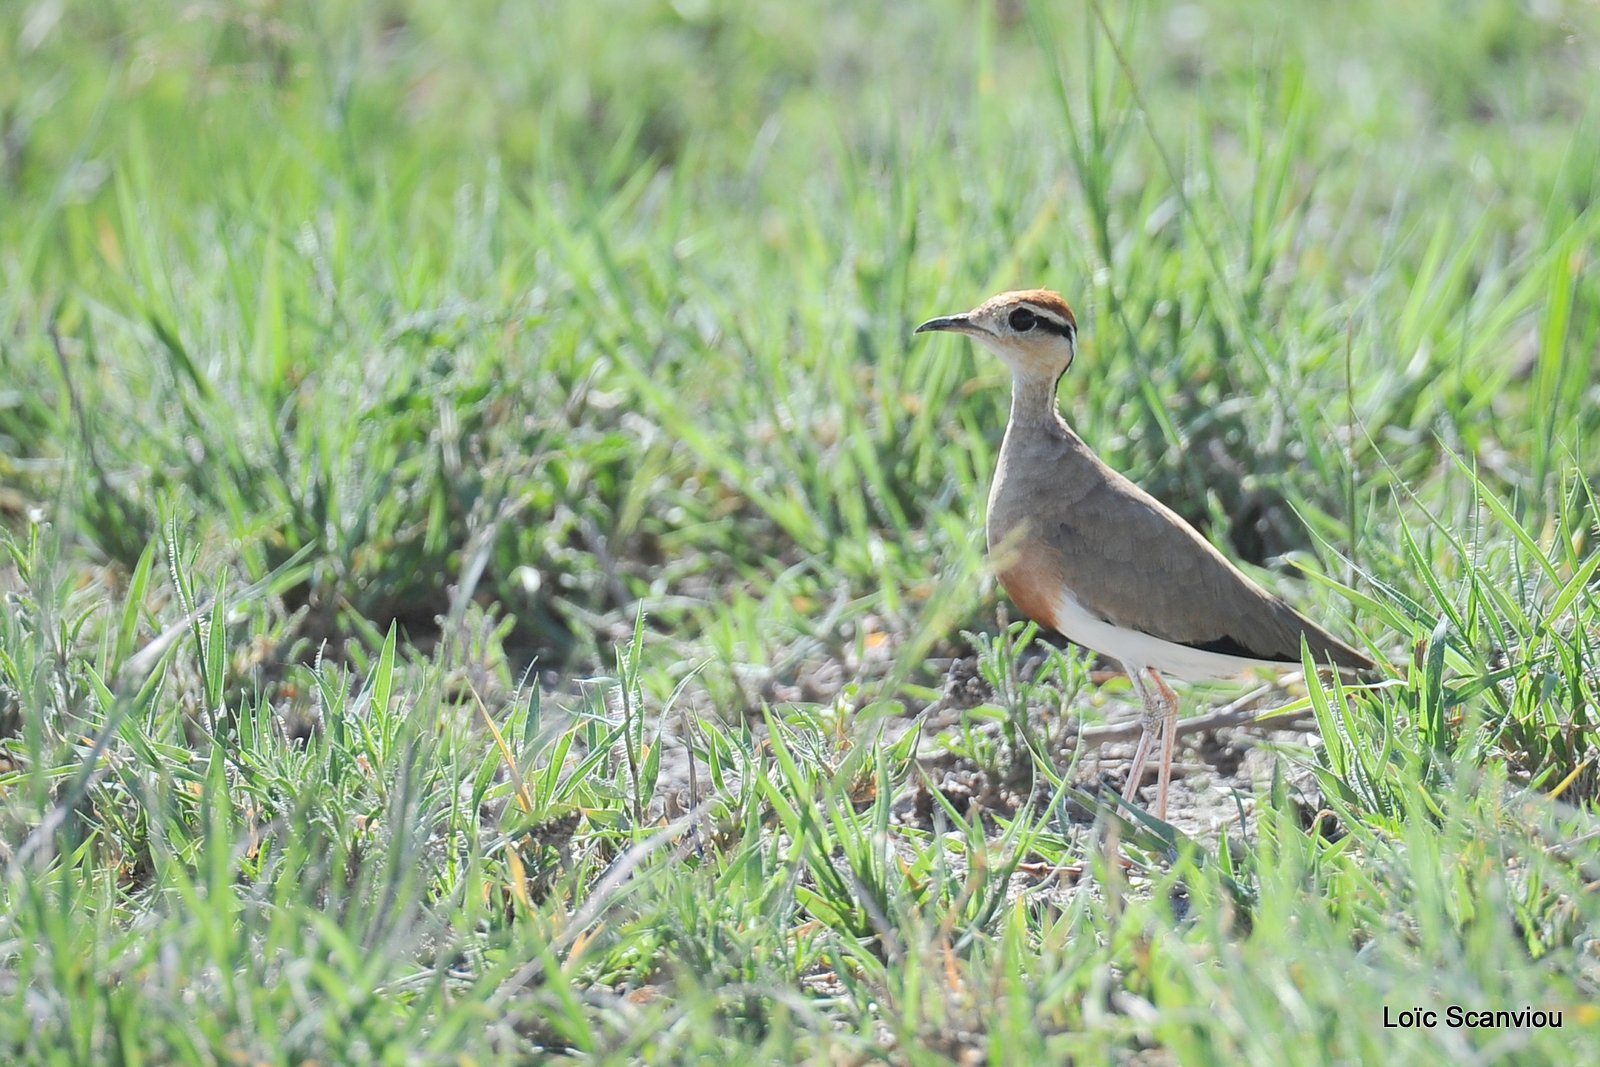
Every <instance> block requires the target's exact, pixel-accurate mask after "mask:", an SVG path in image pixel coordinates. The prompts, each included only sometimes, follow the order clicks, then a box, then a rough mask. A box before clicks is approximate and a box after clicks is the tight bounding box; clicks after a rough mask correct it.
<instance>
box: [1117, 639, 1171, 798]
mask: <svg viewBox="0 0 1600 1067" xmlns="http://www.w3.org/2000/svg"><path fill="white" fill-rule="evenodd" d="M1145 673H1146V672H1145V669H1144V668H1143V667H1138V668H1133V669H1130V670H1129V671H1128V681H1130V682H1132V683H1133V691H1134V692H1135V693H1137V694H1139V702H1140V703H1141V704H1143V705H1144V711H1143V713H1141V715H1140V716H1139V722H1140V725H1141V726H1143V727H1144V729H1143V730H1142V731H1141V732H1140V734H1139V747H1137V748H1135V749H1134V750H1133V764H1132V766H1130V767H1129V768H1128V782H1127V784H1126V785H1124V786H1123V787H1122V799H1123V800H1127V801H1132V800H1133V798H1134V795H1135V794H1137V793H1138V792H1139V779H1140V778H1142V777H1143V776H1144V764H1145V760H1147V759H1149V758H1150V749H1151V748H1152V747H1154V745H1155V740H1156V733H1157V731H1159V730H1160V729H1161V724H1162V722H1163V721H1164V720H1165V718H1166V708H1164V707H1163V706H1162V704H1161V697H1160V695H1159V694H1157V693H1156V692H1155V691H1153V690H1152V689H1151V688H1150V687H1149V686H1148V685H1146V684H1145ZM1149 673H1150V677H1152V678H1156V679H1157V681H1158V683H1159V684H1160V685H1161V687H1162V688H1166V683H1165V682H1160V679H1159V678H1158V676H1157V675H1156V674H1155V672H1154V671H1151V672H1149ZM1168 692H1171V690H1168Z"/></svg>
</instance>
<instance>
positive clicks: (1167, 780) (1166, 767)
mask: <svg viewBox="0 0 1600 1067" xmlns="http://www.w3.org/2000/svg"><path fill="white" fill-rule="evenodd" d="M1150 678H1151V680H1153V681H1154V682H1155V683H1156V688H1157V689H1159V690H1160V691H1161V701H1162V703H1164V704H1165V705H1166V716H1165V718H1166V722H1165V724H1164V725H1165V732H1164V733H1163V734H1162V735H1161V772H1160V775H1159V776H1158V777H1157V779H1156V818H1158V819H1161V820H1162V821H1165V820H1166V818H1167V787H1168V786H1169V785H1170V784H1171V783H1172V753H1173V751H1174V750H1175V749H1176V748H1177V747H1178V694H1176V693H1174V692H1173V691H1172V687H1171V686H1169V685H1168V684H1167V683H1166V681H1165V680H1163V679H1162V677H1161V675H1159V674H1157V673H1156V672H1155V671H1151V672H1150Z"/></svg>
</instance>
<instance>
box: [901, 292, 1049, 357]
mask: <svg viewBox="0 0 1600 1067" xmlns="http://www.w3.org/2000/svg"><path fill="white" fill-rule="evenodd" d="M930 330H946V331H948V332H950V333H964V334H966V335H967V336H968V337H971V338H972V339H974V340H975V341H977V342H978V343H979V344H981V345H982V346H983V347H985V348H987V349H988V350H989V351H991V352H993V353H994V354H995V355H997V356H999V357H1000V358H1001V360H1003V361H1004V362H1005V364H1006V366H1008V367H1010V368H1011V371H1012V373H1013V374H1028V375H1044V376H1048V377H1050V378H1052V379H1053V378H1058V377H1060V376H1061V375H1062V374H1063V373H1064V372H1065V371H1066V369H1067V368H1068V367H1069V366H1071V365H1072V357H1073V356H1074V355H1076V354H1077V351H1078V321H1077V319H1076V318H1074V317H1073V314H1072V309H1071V308H1070V307H1068V306H1067V302H1066V301H1065V300H1063V299H1061V297H1060V296H1059V295H1058V294H1056V293H1052V292H1050V291H1049V290H1048V289H1023V290H1019V291H1017V292H1012V293H1001V294H1000V295H999V296H996V297H991V298H990V299H988V300H985V301H984V302H983V303H981V304H979V305H978V306H977V307H975V308H973V309H972V310H971V311H968V312H965V313H963V314H960V315H948V316H945V317H944V318H938V319H929V320H928V321H927V322H925V323H923V324H922V325H921V326H918V327H917V329H916V332H917V333H924V332H926V331H930Z"/></svg>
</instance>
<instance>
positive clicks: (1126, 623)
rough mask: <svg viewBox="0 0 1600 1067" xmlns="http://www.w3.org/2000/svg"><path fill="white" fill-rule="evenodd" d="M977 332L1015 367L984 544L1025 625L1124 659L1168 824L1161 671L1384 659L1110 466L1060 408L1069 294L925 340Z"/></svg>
mask: <svg viewBox="0 0 1600 1067" xmlns="http://www.w3.org/2000/svg"><path fill="white" fill-rule="evenodd" d="M938 331H942V332H946V333H957V334H965V335H966V336H967V337H970V338H972V339H973V340H974V341H976V342H977V343H978V344H980V345H982V346H983V347H984V348H986V349H988V350H989V351H990V352H991V353H993V354H994V355H996V356H998V357H999V358H1000V361H1001V362H1002V363H1004V364H1005V365H1006V367H1007V369H1008V370H1010V372H1011V413H1010V417H1009V419H1008V420H1007V423H1006V431H1005V438H1004V441H1003V442H1002V443H1001V446H1000V456H999V460H998V462H997V463H996V466H995V473H994V480H993V482H992V483H991V485H990V489H989V505H988V521H987V541H988V549H989V558H990V565H991V567H992V568H993V569H994V570H995V572H996V573H997V575H998V577H999V579H1000V584H1001V586H1002V587H1003V588H1004V589H1005V591H1006V593H1007V595H1009V596H1010V597H1011V599H1012V600H1013V601H1015V603H1016V605H1017V607H1018V608H1020V609H1021V610H1022V612H1023V614H1025V615H1026V616H1027V617H1028V618H1030V619H1032V620H1033V621H1034V622H1036V623H1038V624H1039V625H1041V626H1044V627H1047V628H1048V629H1050V630H1053V631H1055V632H1056V633H1058V634H1060V635H1061V636H1063V637H1065V638H1066V639H1067V640H1069V641H1071V642H1072V643H1074V644H1077V645H1082V646H1083V647H1085V648H1088V649H1090V650H1092V651H1094V652H1097V653H1100V654H1101V655H1102V656H1105V657H1107V658H1109V659H1112V660H1115V661H1117V662H1118V663H1120V664H1121V666H1122V669H1123V671H1124V672H1125V673H1126V674H1127V676H1128V679H1129V681H1130V682H1131V683H1132V685H1133V689H1134V692H1135V694H1136V695H1137V696H1138V697H1139V700H1140V703H1141V704H1142V705H1143V714H1142V716H1141V726H1142V729H1141V730H1140V736H1139V743H1138V746H1137V747H1136V748H1135V749H1134V756H1133V763H1132V765H1131V766H1130V768H1129V772H1128V780H1127V783H1126V785H1125V786H1124V789H1123V799H1124V800H1125V801H1128V802H1130V803H1131V802H1133V800H1134V798H1135V796H1136V794H1137V792H1138V789H1139V787H1140V785H1141V783H1142V775H1143V773H1144V768H1145V763H1146V761H1147V760H1148V759H1149V757H1150V753H1151V750H1152V748H1153V747H1154V745H1155V743H1156V740H1157V738H1158V736H1159V737H1160V738H1161V760H1160V764H1159V767H1160V770H1159V773H1158V776H1157V786H1156V811H1155V814H1156V817H1157V818H1158V819H1161V820H1162V821H1165V820H1166V817H1167V793H1168V788H1169V784H1170V782H1171V778H1172V756H1173V750H1174V745H1175V743H1176V740H1177V723H1178V697H1177V694H1176V693H1174V692H1173V690H1172V687H1171V686H1169V685H1168V684H1167V682H1166V680H1165V677H1164V676H1171V677H1174V678H1178V679H1180V680H1184V681H1201V680H1207V679H1226V678H1232V677H1235V676H1237V675H1239V674H1242V673H1244V672H1245V671H1247V670H1251V669H1255V668H1262V667H1265V668H1279V669H1282V668H1286V667H1298V666H1300V665H1301V662H1302V661H1301V652H1300V650H1301V642H1302V641H1304V642H1305V645H1306V647H1307V648H1308V649H1309V650H1310V652H1311V656H1312V659H1313V660H1315V661H1316V662H1317V663H1318V664H1321V665H1324V666H1331V667H1333V668H1335V669H1337V670H1340V671H1344V672H1355V671H1367V670H1371V669H1373V668H1374V667H1375V666H1376V664H1375V663H1374V662H1373V660H1372V659H1371V658H1370V657H1369V656H1367V655H1366V654H1365V653H1362V652H1359V651H1357V650H1356V649H1354V648H1352V647H1351V646H1350V645H1348V644H1346V643H1345V642H1343V641H1341V640H1340V639H1339V638H1337V637H1335V636H1334V635H1333V634H1331V633H1329V632H1328V631H1327V630H1325V629H1323V628H1322V627H1321V626H1318V625H1317V624H1316V623H1314V622H1312V621H1311V620H1310V619H1308V618H1306V617H1305V616H1304V615H1302V614H1300V613H1299V612H1298V611H1296V610H1295V609H1294V608H1292V607H1290V606H1289V605H1288V604H1287V603H1285V602H1284V601H1283V600H1282V599H1280V598H1279V597H1277V596H1275V595H1273V594H1272V593H1270V592H1268V591H1267V590H1266V589H1263V588H1262V587H1261V586H1260V585H1259V584H1258V583H1257V582H1255V581H1254V580H1253V579H1251V578H1250V577H1249V576H1248V575H1246V574H1245V573H1244V572H1243V571H1241V570H1239V568H1238V567H1236V566H1234V565H1233V564H1232V563H1230V562H1229V561H1228V559H1227V558H1226V557H1225V556H1223V554H1222V553H1221V552H1219V551H1218V550H1217V549H1216V547H1215V546H1213V545H1212V544H1211V543H1210V542H1209V541H1207V540H1206V538H1205V537H1204V536H1202V535H1201V534H1200V532H1199V531H1197V530H1196V529H1195V528H1194V527H1193V526H1191V525H1190V524H1189V523H1188V521H1187V520H1185V519H1184V518H1183V517H1182V516H1180V515H1179V514H1178V513H1177V512H1175V511H1173V510H1172V509H1171V508H1169V507H1167V506H1166V505H1165V504H1163V503H1161V501H1159V500H1157V499H1156V498H1155V497H1153V496H1151V495H1150V494H1149V493H1148V492H1146V491H1145V490H1143V489H1141V488H1140V487H1139V486H1138V485H1136V484H1135V483H1134V482H1133V481H1131V480H1130V479H1128V478H1127V477H1126V476H1124V475H1122V474H1121V473H1119V472H1117V471H1116V470H1114V469H1112V468H1111V467H1109V466H1108V465H1106V463H1105V462H1104V461H1102V460H1101V459H1100V457H1099V456H1097V455H1095V453H1094V451H1093V450H1092V449H1090V447H1089V446H1088V445H1087V444H1085V443H1084V441H1083V439H1082V438H1080V437H1079V436H1078V435H1077V434H1076V433H1074V432H1073V430H1072V427H1071V426H1070V425H1068V423H1067V421H1066V419H1064V418H1063V417H1062V415H1061V412H1060V410H1059V409H1058V407H1057V399H1056V389H1057V386H1058V384H1059V383H1060V381H1061V378H1062V376H1063V375H1065V374H1066V372H1067V368H1069V367H1070V366H1072V363H1073V360H1074V358H1075V357H1076V356H1077V352H1078V322H1077V318H1076V317H1075V316H1074V315H1073V313H1072V309H1071V308H1070V307H1069V306H1067V302H1066V301H1065V300H1063V299H1062V298H1061V296H1060V295H1059V294H1058V293H1054V292H1051V291H1050V290H1047V289H1025V290H1017V291H1012V292H1004V293H1001V294H999V295H998V296H995V297H992V298H990V299H989V300H986V301H984V302H983V303H982V304H979V305H978V306H977V307H975V308H973V309H972V310H971V311H967V312H963V313H961V314H959V315H947V316H943V317H940V318H933V319H929V320H928V321H927V322H924V323H922V324H921V325H920V326H918V327H917V328H916V330H915V331H914V332H915V333H919V334H920V333H929V332H938Z"/></svg>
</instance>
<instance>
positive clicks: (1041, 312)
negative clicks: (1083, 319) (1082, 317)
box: [1022, 301, 1078, 335]
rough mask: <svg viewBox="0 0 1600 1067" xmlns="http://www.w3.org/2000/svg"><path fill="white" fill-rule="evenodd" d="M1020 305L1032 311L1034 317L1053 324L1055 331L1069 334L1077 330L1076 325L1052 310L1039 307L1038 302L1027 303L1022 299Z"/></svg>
mask: <svg viewBox="0 0 1600 1067" xmlns="http://www.w3.org/2000/svg"><path fill="white" fill-rule="evenodd" d="M1022 306H1023V307H1025V308H1027V309H1028V310H1029V311H1031V312H1033V314H1034V316H1035V317H1036V318H1041V319H1043V320H1045V321H1046V322H1048V323H1050V325H1052V326H1054V327H1055V328H1056V329H1055V332H1057V333H1060V334H1065V335H1070V334H1076V333H1077V332H1078V329H1077V327H1076V326H1074V325H1072V323H1070V322H1068V321H1067V320H1066V319H1063V318H1062V317H1061V316H1059V315H1057V314H1056V313H1055V312H1054V311H1050V310H1049V309H1047V308H1042V307H1040V306H1039V305H1038V304H1033V303H1029V302H1027V301H1023V304H1022Z"/></svg>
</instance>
